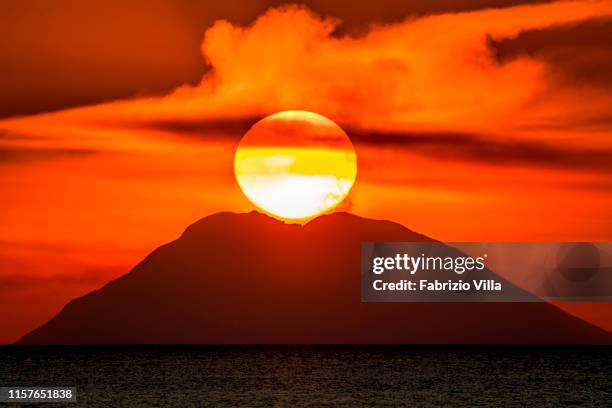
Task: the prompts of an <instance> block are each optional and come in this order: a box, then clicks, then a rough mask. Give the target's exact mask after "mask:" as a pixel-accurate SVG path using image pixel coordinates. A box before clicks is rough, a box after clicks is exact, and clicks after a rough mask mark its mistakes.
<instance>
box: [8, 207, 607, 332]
mask: <svg viewBox="0 0 612 408" xmlns="http://www.w3.org/2000/svg"><path fill="white" fill-rule="evenodd" d="M364 241H370V242H372V241H387V242H391V241H395V242H399V241H419V242H421V241H432V239H430V238H428V237H426V236H424V235H421V234H417V233H415V232H413V231H410V230H409V229H407V228H405V227H403V226H401V225H399V224H396V223H393V222H389V221H377V220H369V219H364V218H360V217H357V216H355V215H351V214H347V213H335V214H332V215H325V216H321V217H319V218H317V219H315V220H313V221H311V222H309V223H307V224H306V225H303V226H301V225H291V224H284V223H282V222H280V221H277V220H275V219H272V218H270V217H268V216H265V215H262V214H259V213H255V212H252V213H248V214H233V213H219V214H215V215H211V216H209V217H206V218H204V219H202V220H200V221H198V222H196V223H195V224H193V225H191V226H190V227H188V228H187V229H186V230H185V232H184V233H183V234H182V235H181V236H180V237H179V238H178V239H177V240H175V241H173V242H170V243H168V244H166V245H163V246H161V247H159V248H157V249H156V250H155V251H153V252H152V253H151V254H150V255H149V256H147V257H146V258H145V259H144V260H143V261H142V262H141V263H140V264H139V265H137V266H136V267H135V268H134V269H133V270H132V271H131V272H129V273H127V274H126V275H123V276H121V277H120V278H118V279H116V280H113V281H111V282H109V283H108V284H106V285H105V286H103V287H102V288H101V289H99V290H95V291H93V292H91V293H89V294H87V295H85V296H83V297H81V298H78V299H75V300H73V301H71V302H70V303H68V304H67V305H66V306H65V307H64V309H63V310H62V311H61V312H60V313H59V314H58V315H57V316H56V317H54V318H53V319H52V320H50V321H49V322H47V323H46V324H44V325H43V326H42V327H40V328H38V329H36V330H34V331H32V332H31V333H29V334H27V335H25V336H24V337H23V338H21V339H20V340H19V341H18V343H19V344H151V343H154V344H185V343H205V344H206V343H243V344H249V343H252V344H256V343H274V344H279V343H289V344H292V343H293V344H295V343H301V344H304V343H308V344H321V343H327V344H330V343H332V344H340V343H347V344H351V343H367V344H374V343H610V342H612V337H611V335H610V334H609V333H608V332H606V331H604V330H601V329H599V328H597V327H596V326H593V325H591V324H589V323H587V322H584V321H582V320H580V319H578V318H575V317H573V316H571V315H569V314H567V313H565V312H563V311H561V310H560V309H558V308H556V307H555V306H553V305H550V304H547V303H362V302H361V294H360V290H361V287H360V285H361V283H360V243H361V242H364Z"/></svg>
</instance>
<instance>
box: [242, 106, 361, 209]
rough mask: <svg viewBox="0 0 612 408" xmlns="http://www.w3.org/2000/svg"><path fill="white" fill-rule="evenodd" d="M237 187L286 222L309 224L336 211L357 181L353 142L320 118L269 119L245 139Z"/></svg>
mask: <svg viewBox="0 0 612 408" xmlns="http://www.w3.org/2000/svg"><path fill="white" fill-rule="evenodd" d="M234 172H235V174H236V179H237V180H238V185H239V186H240V188H241V189H242V191H243V192H244V194H245V195H246V196H247V198H248V199H249V200H251V202H252V203H253V204H255V205H256V206H257V207H258V208H260V209H261V210H263V211H265V212H267V213H269V214H271V215H273V216H276V217H277V218H282V219H284V220H295V221H300V220H307V219H310V218H313V217H315V216H317V215H319V214H321V213H324V212H326V211H329V210H330V209H332V208H334V207H336V206H337V205H338V204H339V203H340V202H342V200H344V198H345V197H346V196H347V195H348V193H349V191H350V190H351V187H352V186H353V184H354V182H355V177H356V176H357V158H356V155H355V150H354V148H353V145H352V143H351V141H350V140H349V138H348V136H347V135H346V133H344V131H343V130H342V129H341V128H340V127H339V126H338V125H336V124H335V123H334V122H333V121H331V120H329V119H327V118H326V117H324V116H321V115H319V114H316V113H312V112H306V111H286V112H279V113H275V114H273V115H270V116H268V117H266V118H264V119H262V120H260V121H259V122H257V123H256V124H255V125H253V127H252V128H251V129H250V130H249V131H248V132H247V133H246V134H245V135H244V137H243V138H242V141H241V142H240V145H239V146H238V149H237V150H236V157H235V160H234Z"/></svg>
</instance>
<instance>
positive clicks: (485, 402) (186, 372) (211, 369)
mask: <svg viewBox="0 0 612 408" xmlns="http://www.w3.org/2000/svg"><path fill="white" fill-rule="evenodd" d="M0 386H9V387H34V386H36V387H75V388H76V394H77V398H76V402H74V403H67V404H66V405H65V406H87V407H97V406H100V407H163V406H176V407H201V406H210V407H268V406H279V407H295V406H311V407H330V406H341V407H362V406H389V407H395V406H410V407H430V406H443V407H514V406H516V407H525V406H530V407H531V406H533V407H558V406H601V407H606V406H608V407H609V406H612V347H609V346H272V345H271V346H53V347H51V346H42V347H41V346H38V347H30V346H19V347H16V346H4V347H0ZM14 406H20V407H21V406H25V405H23V404H19V405H14ZM32 406H38V407H41V406H42V407H45V408H46V407H53V406H64V405H58V404H55V403H44V404H38V405H32Z"/></svg>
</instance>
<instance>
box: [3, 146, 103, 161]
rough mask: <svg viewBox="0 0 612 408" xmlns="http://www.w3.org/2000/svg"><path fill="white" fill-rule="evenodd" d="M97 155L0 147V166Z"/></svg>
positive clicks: (44, 149)
mask: <svg viewBox="0 0 612 408" xmlns="http://www.w3.org/2000/svg"><path fill="white" fill-rule="evenodd" d="M96 153H98V151H97V150H94V149H73V148H38V147H22V146H19V147H18V146H0V165H1V164H8V163H15V162H24V161H40V160H51V159H66V158H73V157H83V156H90V155H93V154H96Z"/></svg>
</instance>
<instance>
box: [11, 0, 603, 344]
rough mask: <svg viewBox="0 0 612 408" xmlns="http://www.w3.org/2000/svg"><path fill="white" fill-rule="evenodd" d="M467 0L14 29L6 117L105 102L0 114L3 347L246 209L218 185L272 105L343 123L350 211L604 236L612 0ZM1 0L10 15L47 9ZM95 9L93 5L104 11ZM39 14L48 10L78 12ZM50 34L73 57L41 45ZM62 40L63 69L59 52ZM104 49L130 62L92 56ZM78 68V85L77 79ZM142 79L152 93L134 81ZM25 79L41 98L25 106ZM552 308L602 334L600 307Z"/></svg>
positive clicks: (498, 236)
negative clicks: (213, 220) (41, 33)
mask: <svg viewBox="0 0 612 408" xmlns="http://www.w3.org/2000/svg"><path fill="white" fill-rule="evenodd" d="M60 3H61V2H60ZM60 3H58V4H60ZM383 3H384V2H383ZM468 3H469V4H468ZM480 3H482V2H480ZM480 3H479V2H466V3H465V5H466V7H464V8H451V7H450V6H449V5H447V7H446V8H435V9H429V10H428V9H426V8H425V6H423V4H424V3H423V4H421V3H418V2H417V3H415V4H416V5H415V9H413V10H398V9H393V7H392V5H391V3H388V4H387V3H385V4H384V6H385V7H382V6H381V7H382V9H389V10H390V11H389V13H388V15H380V14H374V13H372V21H370V22H369V23H372V22H375V24H373V25H368V19H367V18H366V17H367V15H368V10H372V8H373V6H372V5H371V4H370V5H359V7H357V8H356V10H355V11H354V13H353V14H351V13H348V14H350V15H346V14H347V12H346V11H344V12H342V13H340V12H339V13H337V14H334V13H333V11H334V10H335V9H334V7H333V6H328V7H327V9H325V10H323V11H321V9H322V8H325V7H324V5H323V4H316V3H314V4H311V6H312V8H313V9H314V10H316V11H317V12H313V11H312V10H309V9H307V8H306V7H303V6H292V7H282V8H272V9H267V6H268V5H265V7H263V6H262V5H258V6H257V7H255V6H253V5H251V7H246V6H245V8H242V9H240V8H238V9H240V12H238V14H240V15H231V14H232V13H230V12H228V11H225V10H222V8H221V7H220V8H219V10H216V11H214V12H211V13H210V14H209V16H208V20H207V19H202V23H200V25H197V24H195V23H193V22H191V20H190V19H189V17H188V15H189V13H185V10H186V9H185V7H187V5H186V4H187V3H178V4H179V6H176V10H175V11H176V13H169V12H168V13H162V12H161V11H155V12H151V11H147V13H152V14H150V15H149V14H147V13H145V17H143V18H142V19H141V20H134V21H132V20H129V21H131V22H126V23H125V27H124V26H123V25H121V24H119V29H118V30H117V31H116V32H114V33H113V34H110V33H108V31H112V30H108V29H107V31H106V32H104V31H100V32H97V33H96V32H87V35H90V36H92V38H97V39H98V40H97V41H98V42H93V43H91V42H90V43H89V44H90V45H91V49H89V48H88V47H85V46H83V45H81V46H75V44H74V43H73V42H71V41H74V40H69V39H68V36H67V34H69V32H70V30H69V29H66V33H64V36H62V34H61V33H58V32H57V30H54V31H52V34H51V36H50V37H49V40H48V42H46V43H45V44H46V47H48V48H49V49H48V50H46V49H45V51H44V52H41V50H40V49H36V48H29V49H28V48H24V44H25V43H24V41H26V40H23V39H19V40H18V39H14V40H8V42H9V43H10V45H11V47H9V48H7V51H6V54H7V57H8V59H9V60H10V61H12V64H13V65H12V66H13V67H14V68H15V67H17V68H19V69H17V68H15V71H14V72H13V75H17V74H15V72H26V73H27V72H30V73H32V78H34V77H36V78H37V79H33V80H32V81H31V82H28V83H29V84H30V86H29V87H28V88H27V89H25V90H23V87H22V88H20V89H21V90H13V91H12V92H13V93H12V94H10V93H9V94H10V95H12V97H14V99H15V101H16V102H15V106H13V107H12V108H11V107H10V106H9V108H5V109H4V111H3V112H4V115H5V116H6V115H9V114H11V113H25V112H38V111H40V110H45V109H58V108H63V107H66V106H72V105H77V104H78V103H80V102H91V101H95V102H100V103H99V104H97V105H90V106H85V107H77V108H73V109H66V110H59V111H57V112H55V113H49V114H39V115H31V116H22V117H7V118H5V119H3V120H1V121H0V167H1V171H0V197H1V200H0V210H1V211H0V223H1V224H2V226H3V228H2V229H1V230H0V258H1V259H2V262H0V282H2V283H3V284H2V285H0V315H2V317H3V319H2V321H3V323H2V327H1V328H2V330H0V342H8V341H11V340H15V339H16V338H17V337H18V336H19V335H21V334H23V333H24V332H25V331H27V330H30V329H31V328H33V327H35V326H37V325H39V324H40V323H42V322H44V321H45V320H47V319H49V318H50V317H51V316H53V315H54V314H55V313H56V312H57V311H58V310H59V309H60V308H61V306H62V305H63V304H65V303H66V302H67V301H68V300H69V299H71V298H73V297H74V296H77V295H80V294H83V293H86V292H87V291H89V290H91V289H93V288H96V287H99V286H100V285H102V284H103V283H105V282H106V281H108V280H109V279H112V278H114V277H116V276H118V275H120V274H122V273H125V272H127V271H128V270H129V268H130V267H131V266H132V265H134V264H135V263H136V262H137V261H138V260H139V259H140V258H142V257H143V256H144V255H146V254H147V253H148V252H149V251H151V250H152V249H154V248H155V247H156V246H158V245H160V244H162V243H164V242H167V241H169V240H171V239H173V238H175V237H176V236H177V235H178V234H179V233H180V232H181V231H182V230H183V229H184V228H185V227H186V226H187V225H189V224H190V223H192V222H193V221H195V220H197V219H199V218H201V217H203V216H206V215H208V214H211V213H214V212H217V211H226V210H229V211H249V210H251V209H252V206H251V204H250V203H249V202H248V201H247V200H246V198H245V197H244V196H243V195H242V193H241V192H240V190H239V188H238V187H237V185H236V183H235V181H234V176H233V155H234V151H235V147H236V145H237V143H238V141H239V140H240V137H241V136H242V135H243V134H244V132H245V131H246V130H247V129H248V128H249V126H250V124H252V123H254V121H256V120H257V119H258V118H261V117H263V116H266V115H268V114H271V113H274V112H277V111H282V110H287V109H304V110H310V111H314V112H318V113H320V114H323V115H325V116H327V117H329V118H331V119H333V120H334V121H335V122H336V123H338V124H339V125H340V126H342V127H343V128H344V129H345V131H346V132H347V134H348V135H349V136H350V137H351V139H352V140H353V143H354V144H355V147H356V149H357V155H358V162H359V173H358V179H357V183H356V186H355V188H354V190H353V192H352V194H351V196H350V198H349V201H348V202H347V203H346V204H345V205H344V207H343V209H345V210H349V211H351V212H354V213H356V214H358V215H362V216H366V217H371V218H380V219H391V220H394V221H397V222H400V223H402V224H404V225H405V226H407V227H409V228H411V229H413V230H415V231H418V232H421V233H424V234H426V235H429V236H431V237H434V238H436V239H440V240H446V241H477V240H482V241H496V240H497V241H512V240H518V241H526V240H527V241H545V240H551V241H567V240H575V241H591V240H595V241H610V240H612V232H611V231H612V216H611V215H610V214H612V211H610V209H611V207H612V194H611V192H612V189H611V187H612V140H611V139H610V134H611V130H612V118H611V117H610V110H609V106H610V105H611V102H612V101H611V99H612V80H611V77H610V74H609V72H611V71H610V70H609V68H612V44H611V43H610V40H609V38H612V36H610V35H609V34H610V33H611V32H612V19H611V16H612V5H611V4H610V3H609V2H606V1H573V2H556V3H534V4H525V5H515V6H513V7H506V8H496V9H493V8H491V9H480V7H481V5H480ZM510 3H512V4H515V3H517V2H504V3H503V4H502V3H499V4H498V5H500V6H502V5H508V4H510ZM11 4H12V8H11V7H9V10H10V13H8V14H7V15H9V16H12V17H11V18H12V20H11V21H13V22H15V21H21V22H22V23H23V22H24V21H25V22H29V23H30V24H33V22H35V21H36V18H35V17H32V16H37V15H39V14H40V13H42V15H46V14H45V13H47V12H49V11H48V10H42V11H40V10H41V9H40V7H42V8H43V9H44V3H40V4H39V5H38V6H37V7H39V9H36V8H35V7H34V6H32V7H33V9H34V10H39V11H40V13H39V14H37V13H36V12H33V11H32V9H27V10H23V9H22V8H23V7H24V6H20V5H18V4H17V3H14V4H13V3H11ZM32 4H36V3H35V2H34V3H32ZM154 4H157V6H156V7H160V8H161V9H155V8H153V9H154V10H166V11H167V9H168V8H169V7H171V6H170V5H169V3H164V2H159V3H154ZM333 4H336V3H333ZM338 4H340V3H338ZM192 6H193V5H192ZM336 6H337V7H339V6H338V5H336ZM417 6H418V7H417ZM96 7H102V6H96ZM108 7H109V9H107V12H106V13H102V14H101V15H100V16H101V17H100V18H101V19H102V20H104V18H110V17H108V16H112V15H114V14H113V13H114V12H115V11H113V10H114V9H113V8H112V7H113V3H111V4H110V5H109V6H108ZM419 7H421V8H420V9H419ZM340 9H341V10H345V9H346V7H345V8H342V7H340ZM177 10H178V11H177ZM266 10H267V11H266ZM51 11H53V10H51ZM55 12H56V14H57V15H55V14H53V13H51V14H50V15H51V16H52V18H50V20H49V21H51V22H55V23H57V21H63V20H62V19H64V20H66V21H74V20H76V21H86V18H90V17H86V16H81V15H79V14H78V13H80V12H81V11H79V10H78V9H76V10H74V11H73V13H77V14H75V15H67V14H66V11H65V10H63V9H61V8H58V9H57V10H55ZM11 13H12V14H11ZM49 13H50V12H49ZM360 13H361V14H360ZM128 14H129V13H128ZM342 14H345V15H344V16H343V15H342ZM257 15H259V17H257ZM53 16H55V17H53ZM105 16H106V17H105ZM146 16H149V17H146ZM151 16H156V17H155V19H153V17H151ZM223 17H225V18H226V20H217V21H215V20H216V19H217V18H223ZM339 17H344V18H345V19H347V20H348V23H345V24H344V25H343V23H342V21H341V20H340V19H339ZM3 18H6V17H3ZM81 18H82V20H79V19H81ZM134 18H135V17H134ZM149 18H152V19H153V20H151V21H150V20H149ZM45 21H46V20H45ZM181 21H189V24H187V26H188V27H187V28H180V29H179V28H178V27H181V24H180V22H181ZM213 21H215V22H213ZM49 24H52V23H49ZM156 24H159V27H163V28H164V30H165V31H164V32H167V33H168V35H167V36H165V37H164V38H165V40H164V41H166V40H167V41H171V40H172V41H174V42H172V44H175V43H176V44H179V43H180V41H182V40H185V43H186V44H191V45H192V46H193V47H197V44H198V42H201V54H202V59H201V60H200V61H197V60H196V59H193V61H192V62H187V63H185V65H184V66H183V69H178V68H177V69H175V72H176V76H172V75H171V73H172V72H173V68H176V67H174V66H173V62H172V60H173V58H174V57H175V56H177V55H182V54H181V53H182V52H183V51H184V52H186V53H193V52H197V48H196V49H195V50H193V49H191V48H189V49H188V50H186V51H185V50H184V49H183V48H181V47H188V46H187V45H181V46H180V47H178V46H176V47H175V46H169V45H168V44H165V45H164V43H163V41H162V42H160V36H159V34H155V32H156V31H155V30H153V29H152V28H151V27H155V26H156ZM12 27H13V26H12ZM15 27H17V23H15V24H14V27H13V30H14V31H13V33H18V32H17V31H15V30H17V28H15ZM122 27H123V28H122ZM130 27H132V28H138V29H137V31H138V32H139V37H138V38H136V39H135V38H134V37H133V36H130V35H128V34H126V32H127V31H129V30H128V28H130ZM140 27H146V29H145V28H143V29H142V30H140V29H139V28H140ZM195 27H197V28H195ZM69 28H70V27H69ZM5 30H7V28H5ZM183 30H184V31H183ZM202 33H204V37H203V40H202V38H201V34H202ZM107 34H108V35H107ZM122 35H125V36H126V37H127V38H128V39H129V41H128V43H131V41H133V42H134V44H135V45H134V48H133V49H126V48H122V45H121V44H122V41H121V40H122V37H121V36H122ZM54 36H57V38H59V39H62V40H61V41H59V40H58V41H55V42H54V41H52V39H53V38H55V37H54ZM13 38H15V37H13ZM194 38H195V40H194ZM576 38H578V39H580V41H577V40H575V39H576ZM187 39H189V40H187ZM4 41H5V42H6V41H7V39H6V37H4ZM31 41H32V43H31V44H35V43H36V41H41V40H40V39H36V40H35V39H31ZM26 42H27V41H26ZM36 44H37V46H38V47H40V48H41V49H42V48H44V47H43V45H41V44H40V43H36ZM96 44H98V45H99V44H111V45H112V44H115V48H113V47H109V48H108V49H105V48H104V47H96ZM194 44H195V45H194ZM66 45H68V49H69V50H71V52H72V54H71V55H70V56H66V55H63V56H61V55H60V56H58V55H59V54H58V53H57V52H56V51H52V50H51V49H52V48H53V47H54V46H57V47H59V48H62V46H66ZM193 47H192V48H193ZM113 49H115V50H117V52H116V54H113V52H112V50H113ZM156 49H159V52H158V54H159V55H157V54H155V50H156ZM168 50H171V52H169V51H168ZM3 52H4V51H3ZM45 52H46V53H47V54H46V57H45ZM62 52H63V53H64V54H65V53H68V51H62ZM98 54H99V55H98ZM151 55H155V58H153V59H151V58H152V57H151ZM189 55H191V54H189ZM60 57H61V58H64V61H66V59H67V60H70V59H71V58H72V60H73V61H74V66H69V67H68V68H66V71H65V72H60V71H61V70H60V69H57V67H56V68H53V67H54V66H55V65H54V64H55V63H56V60H57V59H58V58H60ZM61 58H60V59H61ZM181 58H186V59H189V58H191V57H186V56H183V57H181ZM107 60H108V61H111V62H112V61H128V63H127V65H126V67H127V69H125V70H122V69H121V67H120V66H113V65H112V64H111V65H109V66H104V64H98V68H99V69H98V68H97V69H98V70H93V71H92V70H91V69H90V68H91V66H90V65H88V64H94V65H95V62H96V61H97V62H98V63H100V62H101V61H107ZM24 61H25V62H24ZM41 61H42V65H41ZM143 61H145V62H146V63H145V62H143ZM189 61H191V60H189ZM194 61H195V62H194ZM19 64H21V65H19ZM46 64H47V65H48V67H49V68H50V69H49V71H48V72H46V74H44V75H43V78H42V79H41V78H39V75H36V74H37V73H40V72H39V71H36V70H37V69H40V67H41V66H43V67H45V66H47V65H46ZM109 64H110V63H109ZM179 65H180V64H179ZM75 66H76V67H75ZM186 66H189V69H184V68H185V67H186ZM23 67H29V69H30V70H29V71H28V70H25V71H24V70H23V69H22V68H23ZM35 67H38V68H35ZM79 67H80V68H79ZM103 68H104V69H103ZM73 70H76V71H74V72H75V74H74V75H73V79H74V82H76V83H81V82H82V83H84V84H85V85H84V88H82V89H84V91H78V92H76V91H75V93H74V94H71V92H72V91H71V90H72V89H73V88H72V87H71V86H70V85H66V83H67V78H66V77H70V73H71V72H73ZM77 71H78V72H80V74H79V73H76V72H77ZM194 73H195V74H194ZM23 75H26V74H23ZM27 75H29V74H27ZM27 75H26V76H22V77H19V78H20V79H21V80H23V81H25V79H24V78H26V79H27ZM198 75H199V76H200V79H195V78H197V76H198ZM17 76H19V75H17ZM4 77H5V78H4V79H3V80H2V81H0V84H1V85H0V86H2V87H4V88H7V87H10V86H11V85H7V83H8V82H10V81H9V80H7V79H6V78H7V77H8V78H12V77H10V75H8V73H5V75H4ZM114 77H117V78H120V80H119V81H113V79H112V78H114ZM142 77H144V79H145V80H146V78H148V77H150V78H152V79H151V83H155V84H157V85H156V86H155V87H156V89H157V90H156V92H157V93H159V94H162V96H155V97H153V96H148V97H143V96H138V92H137V91H135V90H134V89H139V88H138V87H139V86H140V84H142V81H143V78H142ZM68 79H70V78H68ZM181 81H187V82H190V83H191V84H186V85H180V84H181ZM13 82H15V81H14V80H13ZM145 82H146V81H145ZM107 83H108V84H112V86H111V85H109V86H108V87H107V86H106V85H105V84H107ZM58 84H64V85H63V88H61V89H56V88H55V87H57V86H59V85H58ZM179 85H180V86H179ZM174 86H178V88H176V89H172V88H173V87H174ZM155 87H154V88H155ZM7 89H8V88H7ZM11 89H12V88H11ZM79 89H81V88H79ZM62 90H65V91H66V92H62ZM26 91H27V92H30V94H32V95H37V96H36V97H32V98H31V103H30V104H28V103H27V100H28V94H27V92H26ZM130 92H131V93H130ZM64 93H65V94H66V95H64ZM58 95H59V96H58ZM130 95H131V97H130V98H126V99H123V100H117V101H110V102H103V101H104V100H108V99H113V98H118V97H126V96H130ZM140 95H142V93H141V94H140ZM87 98H89V99H87ZM24 101H25V102H24ZM41 101H42V102H41ZM7 105H11V104H7ZM565 307H568V308H573V309H572V310H573V311H574V312H575V313H579V315H581V316H586V317H588V318H589V319H590V320H591V321H594V322H596V323H597V324H600V325H602V326H604V327H606V328H608V329H612V308H610V307H608V306H607V305H595V306H592V305H587V306H584V305H578V306H576V305H569V306H565ZM578 308H579V309H580V310H578Z"/></svg>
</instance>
